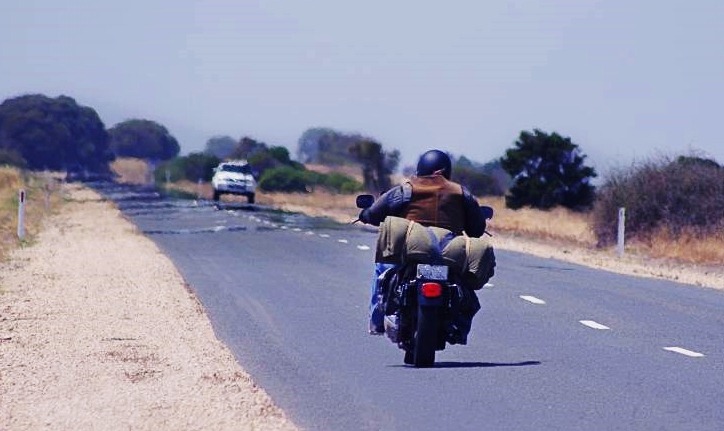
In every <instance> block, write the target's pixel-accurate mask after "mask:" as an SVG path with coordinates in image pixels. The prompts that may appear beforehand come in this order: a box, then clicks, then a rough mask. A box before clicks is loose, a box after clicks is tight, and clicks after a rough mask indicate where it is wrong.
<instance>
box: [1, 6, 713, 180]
mask: <svg viewBox="0 0 724 431" xmlns="http://www.w3.org/2000/svg"><path fill="white" fill-rule="evenodd" d="M26 93H43V94H46V95H48V96H52V97H55V96H58V95H60V94H65V95H68V96H71V97H74V98H75V99H76V100H77V101H78V102H79V103H80V104H83V105H88V106H91V107H93V108H95V109H96V110H97V111H98V113H99V115H100V116H101V119H102V120H103V121H104V122H105V123H106V126H107V127H111V126H113V125H114V124H116V123H117V122H119V121H122V120H124V119H128V118H134V117H137V118H147V119H151V120H155V121H158V122H160V123H162V124H164V125H165V126H166V127H168V129H169V130H170V131H171V133H172V134H173V135H174V136H176V138H177V139H178V140H179V142H180V144H181V148H182V152H183V153H188V152H190V151H198V150H201V149H203V147H204V144H205V142H206V140H207V139H208V138H209V137H211V136H213V135H218V134H228V135H231V136H233V137H235V138H239V137H241V136H243V135H248V136H252V137H254V138H256V139H258V140H261V141H264V142H266V143H268V144H271V145H285V146H287V147H289V148H290V150H291V151H292V152H294V151H295V150H296V148H297V139H298V138H299V136H300V135H301V134H302V132H304V130H306V129H307V128H310V127H317V126H324V127H332V128H335V129H338V130H340V131H345V132H358V133H361V134H364V135H368V136H371V137H373V138H376V139H377V140H379V141H380V142H381V143H382V144H383V145H384V146H385V147H386V148H397V149H399V150H400V151H401V152H402V154H403V158H404V161H405V163H411V162H412V161H414V159H415V158H416V156H417V154H419V153H420V152H421V151H423V150H425V149H428V148H432V147H438V148H441V149H443V150H447V151H451V152H452V153H454V154H456V155H460V154H464V155H467V156H468V157H470V158H472V159H473V160H477V161H481V162H486V161H488V160H491V159H493V158H496V157H499V156H501V155H502V154H503V152H504V151H505V149H506V148H509V147H510V146H511V145H512V143H513V142H514V141H515V139H516V138H517V136H518V134H519V133H520V131H521V130H531V129H533V128H540V129H542V130H544V131H547V132H552V131H557V132H559V133H561V134H563V135H566V136H570V137H571V138H572V139H573V141H574V142H575V143H577V144H579V145H580V147H581V148H582V150H583V151H584V153H586V154H587V155H588V156H589V162H590V163H591V164H593V165H594V166H595V167H596V168H598V169H599V171H600V172H605V171H606V170H607V169H608V168H610V167H612V166H618V165H621V164H628V163H630V162H631V161H632V160H634V159H640V158H645V157H648V156H652V155H654V154H658V153H659V152H662V153H665V154H678V153H684V152H689V151H690V150H692V149H693V150H699V151H703V152H704V153H705V154H706V155H708V156H710V157H714V158H716V159H717V160H718V161H719V162H720V163H722V162H724V137H722V134H721V133H720V130H721V124H720V123H721V122H723V121H724V107H723V106H722V105H724V2H723V1H720V0H692V1H684V0H681V1H666V0H664V1H662V0H642V1H624V0H621V1H617V0H609V1H586V0H546V1H540V0H529V1H526V0H510V1H502V0H474V1H449V2H443V1H424V0H416V1H407V0H404V1H402V0H398V1H394V0H367V1H361V2H359V1H356V2H347V1H344V0H306V1H299V0H286V1H282V0H256V1H252V0H214V1H212V0H207V1H202V0H178V1H171V0H169V1H160V0H144V1H135V0H124V1H101V0H63V1H60V0H58V1H56V0H52V1H38V0H1V2H0V100H3V99H6V98H8V97H12V96H17V95H20V94H26Z"/></svg>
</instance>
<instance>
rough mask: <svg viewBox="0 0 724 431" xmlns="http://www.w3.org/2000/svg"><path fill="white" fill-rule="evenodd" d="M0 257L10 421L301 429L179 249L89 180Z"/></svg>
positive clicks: (1, 383) (22, 424) (2, 373)
mask: <svg viewBox="0 0 724 431" xmlns="http://www.w3.org/2000/svg"><path fill="white" fill-rule="evenodd" d="M65 193H68V197H69V198H70V200H71V201H70V202H68V203H67V204H66V205H65V206H64V207H63V209H62V210H61V212H60V213H59V214H57V215H54V216H52V217H50V218H49V219H48V220H47V223H46V224H45V227H44V229H43V231H42V232H41V233H40V234H39V235H38V237H37V240H36V241H35V243H34V244H33V245H32V246H29V247H25V248H22V249H19V250H16V251H15V252H13V253H12V255H11V257H10V259H9V260H8V261H7V262H5V263H4V264H2V266H1V267H0V429H2V430H41V429H52V430H99V429H103V430H201V429H203V430H227V429H228V430H231V429H234V430H240V429H241V430H252V429H253V430H293V429H296V427H295V426H294V425H293V424H292V423H291V422H290V421H289V420H288V419H287V418H286V417H285V415H284V413H283V412H282V411H281V410H280V409H279V408H278V407H276V406H275V405H274V404H273V402H272V400H271V399H270V398H269V396H268V395H267V394H266V393H265V392H264V391H263V390H262V389H261V388H259V387H258V386H256V385H255V384H254V382H253V381H252V379H251V378H250V376H249V375H248V374H247V373H246V372H245V371H244V370H243V369H242V368H241V367H240V366H239V365H238V364H237V363H236V361H235V359H234V357H233V356H232V354H231V352H230V351H229V350H228V348H226V346H224V345H223V344H222V343H221V342H220V341H219V340H218V339H217V338H216V336H215V334H214V332H213V329H212V327H211V324H210V323H209V320H208V318H207V317H206V315H205V314H204V311H203V308H202V307H201V305H200V304H199V302H198V301H197V300H196V298H195V297H194V296H193V294H191V293H190V291H189V290H188V289H187V288H186V286H185V284H184V281H183V279H182V277H181V276H180V274H179V273H178V272H177V270H176V269H175V267H174V266H173V264H172V263H171V262H170V260H169V259H168V258H167V257H166V256H164V255H163V254H162V253H161V252H160V251H159V249H158V248H157V247H156V246H155V244H154V243H153V242H152V241H150V240H149V239H147V238H146V237H144V236H143V235H141V234H140V233H139V232H138V231H137V230H136V228H135V226H134V225H133V224H131V223H130V222H128V221H127V220H125V219H124V218H123V217H122V216H121V214H120V212H119V211H118V210H117V209H116V208H115V207H114V206H113V205H112V204H111V203H108V202H104V201H102V199H101V198H100V196H99V195H98V194H97V193H96V192H94V191H91V190H88V189H85V188H81V187H79V186H66V187H65Z"/></svg>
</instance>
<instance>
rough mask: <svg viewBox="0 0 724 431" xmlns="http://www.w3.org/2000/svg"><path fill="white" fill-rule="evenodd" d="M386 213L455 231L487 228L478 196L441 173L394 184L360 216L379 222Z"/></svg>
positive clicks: (473, 234)
mask: <svg viewBox="0 0 724 431" xmlns="http://www.w3.org/2000/svg"><path fill="white" fill-rule="evenodd" d="M387 216H397V217H404V218H407V219H408V220H415V221H417V222H418V223H421V224H423V225H426V226H439V227H444V228H446V229H449V230H451V231H453V232H454V233H455V234H456V235H460V234H462V232H463V231H465V233H466V234H467V235H468V236H471V237H474V238H477V237H480V236H481V235H482V234H483V233H484V232H485V219H484V218H483V217H482V216H481V214H480V206H479V205H478V201H477V200H476V199H475V197H473V195H472V194H470V192H469V191H468V190H467V189H465V187H462V186H461V185H460V184H457V183H455V182H452V181H449V180H447V179H445V177H443V176H442V175H429V176H424V177H413V178H412V179H410V180H409V181H408V182H405V183H403V184H401V185H399V186H396V187H393V188H391V189H390V190H388V191H387V192H385V193H384V194H383V195H382V196H380V197H379V198H378V199H377V200H376V201H375V203H374V204H373V205H372V206H371V207H370V208H367V209H365V210H363V211H362V212H361V213H360V220H361V221H362V222H364V223H369V224H372V225H375V226H379V225H380V223H381V222H382V221H383V220H384V219H385V217H387Z"/></svg>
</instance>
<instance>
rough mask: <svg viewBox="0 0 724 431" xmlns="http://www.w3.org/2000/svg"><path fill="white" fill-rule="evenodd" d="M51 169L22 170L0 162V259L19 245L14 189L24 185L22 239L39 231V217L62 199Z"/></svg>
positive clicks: (28, 240)
mask: <svg viewBox="0 0 724 431" xmlns="http://www.w3.org/2000/svg"><path fill="white" fill-rule="evenodd" d="M59 178H60V176H59V175H58V174H53V173H42V174H23V173H21V171H20V170H18V169H15V168H11V167H6V166H0V261H2V260H4V259H5V258H6V256H7V254H8V252H9V251H10V250H12V249H14V248H16V247H18V246H20V245H21V241H20V240H19V239H18V235H17V231H18V192H19V191H20V189H24V190H25V193H26V203H25V232H26V234H25V240H24V242H25V243H28V242H31V241H32V240H33V238H34V236H35V235H36V234H37V233H38V232H39V230H40V227H41V224H42V221H43V219H44V218H45V217H46V216H47V215H49V214H50V213H51V212H53V211H55V210H56V209H57V207H58V205H59V203H61V202H62V200H63V199H62V197H61V196H60V194H59V193H58V190H59V186H58V179H59Z"/></svg>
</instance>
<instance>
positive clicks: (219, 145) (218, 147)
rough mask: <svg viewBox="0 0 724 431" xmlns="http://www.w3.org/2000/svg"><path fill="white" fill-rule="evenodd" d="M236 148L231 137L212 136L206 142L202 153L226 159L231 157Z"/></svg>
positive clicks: (234, 141)
mask: <svg viewBox="0 0 724 431" xmlns="http://www.w3.org/2000/svg"><path fill="white" fill-rule="evenodd" d="M235 148H236V140H234V138H232V137H231V136H214V137H211V138H209V140H208V141H206V148H205V149H204V153H206V154H209V155H213V156H216V157H218V158H219V159H226V158H227V157H229V156H231V154H232V153H233V152H234V149H235Z"/></svg>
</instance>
